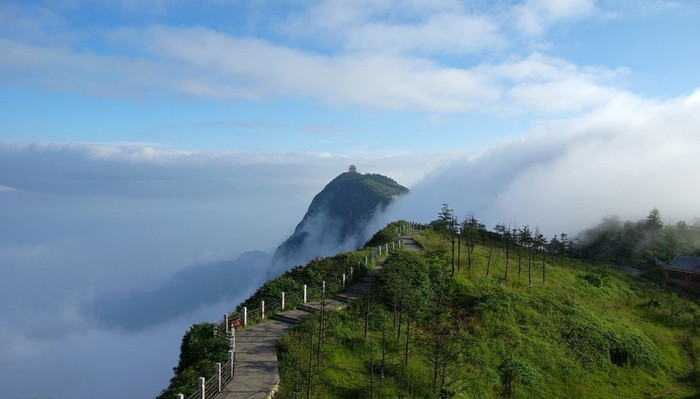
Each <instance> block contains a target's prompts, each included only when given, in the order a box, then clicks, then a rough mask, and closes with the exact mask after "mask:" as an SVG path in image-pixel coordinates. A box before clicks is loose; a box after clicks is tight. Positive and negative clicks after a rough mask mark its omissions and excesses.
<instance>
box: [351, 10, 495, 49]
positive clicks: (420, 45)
mask: <svg viewBox="0 0 700 399" xmlns="http://www.w3.org/2000/svg"><path fill="white" fill-rule="evenodd" d="M347 36H348V37H347V41H346V45H347V46H348V48H350V49H352V50H355V51H372V52H389V53H404V52H413V51H415V52H419V53H424V54H432V53H443V54H464V53H472V52H477V51H482V50H491V51H493V50H496V49H499V48H501V47H503V45H504V44H505V42H506V40H505V38H503V37H501V35H500V33H499V26H498V25H497V24H495V23H494V22H493V21H491V20H490V19H489V18H486V17H483V16H471V15H460V14H436V15H433V16H431V17H430V18H428V19H427V20H426V21H424V22H421V23H419V24H413V23H399V24H390V23H378V22H375V23H366V24H363V25H362V26H360V27H357V28H355V29H352V30H350V31H349V32H348V34H347Z"/></svg>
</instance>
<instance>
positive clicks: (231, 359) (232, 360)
mask: <svg viewBox="0 0 700 399" xmlns="http://www.w3.org/2000/svg"><path fill="white" fill-rule="evenodd" d="M234 360H235V358H234V356H233V351H228V362H229V363H231V370H230V371H229V378H230V379H233V368H234V364H233V362H234Z"/></svg>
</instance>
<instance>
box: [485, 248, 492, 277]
mask: <svg viewBox="0 0 700 399" xmlns="http://www.w3.org/2000/svg"><path fill="white" fill-rule="evenodd" d="M492 256H493V244H490V245H489V260H488V262H486V278H489V271H491V257H492Z"/></svg>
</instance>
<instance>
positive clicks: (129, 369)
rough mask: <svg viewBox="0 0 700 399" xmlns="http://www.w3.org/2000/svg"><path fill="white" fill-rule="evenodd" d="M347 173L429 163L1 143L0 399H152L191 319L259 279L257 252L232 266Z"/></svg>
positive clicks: (223, 306)
mask: <svg viewBox="0 0 700 399" xmlns="http://www.w3.org/2000/svg"><path fill="white" fill-rule="evenodd" d="M350 163H358V164H360V165H362V166H363V167H365V168H367V169H368V170H373V171H378V172H382V173H386V174H388V175H390V176H396V175H398V176H411V177H412V178H413V179H416V176H421V175H422V174H424V173H426V172H427V167H426V166H425V165H428V164H430V163H421V164H420V167H419V168H418V169H410V168H407V167H410V166H411V165H413V164H414V160H413V157H410V158H409V157H406V158H404V159H402V158H396V157H394V158H391V157H387V158H386V159H382V158H375V159H370V158H362V157H357V158H353V159H352V160H349V159H348V158H347V157H345V156H342V155H332V154H319V153H289V154H250V153H237V152H221V153H212V152H189V151H175V150H169V149H162V148H154V147H152V146H150V145H147V144H131V145H115V144H51V143H35V144H26V143H2V142H0V226H2V228H0V342H2V344H0V397H3V398H5V397H8V398H9V397H18V398H19V397H22V398H25V397H26V398H28V397H51V398H56V399H67V398H76V397H78V398H79V397H99V398H104V399H110V398H117V397H130V398H148V397H154V396H155V395H156V394H158V393H159V392H160V390H161V389H162V388H164V387H165V386H166V385H167V382H168V380H169V378H170V377H171V373H172V367H173V366H174V365H175V364H176V361H177V355H178V351H179V345H180V340H181V338H182V335H183V334H184V332H185V331H186V330H187V328H188V327H189V325H190V324H191V323H193V322H199V321H203V320H210V319H218V318H220V317H221V315H222V314H223V312H225V311H230V310H232V309H233V308H234V307H235V306H236V305H237V304H238V303H239V302H240V301H241V300H243V299H245V298H246V297H248V296H249V295H250V294H251V293H252V292H253V291H254V290H255V289H256V288H257V287H258V285H259V284H260V282H261V281H263V280H264V278H265V273H266V271H267V266H268V265H269V262H268V261H267V260H268V259H267V257H264V256H252V257H251V256H250V255H251V254H250V253H249V254H248V255H247V256H244V257H242V258H241V259H239V260H238V261H237V262H231V260H233V259H237V257H238V256H239V254H241V253H242V252H244V251H249V250H252V249H258V250H263V251H272V250H273V249H274V248H275V247H276V246H277V245H278V244H279V243H280V242H281V241H282V240H283V239H284V237H286V236H288V235H289V234H290V232H291V231H292V229H293V227H294V225H295V224H296V223H297V222H298V221H299V220H300V219H301V218H302V216H303V215H304V211H305V210H306V208H307V207H308V206H309V203H310V201H311V199H312V198H313V196H314V195H315V194H316V193H317V192H318V191H319V190H320V189H321V188H323V186H324V185H325V184H326V183H327V182H328V181H330V180H331V179H332V178H333V177H335V176H336V175H337V174H338V173H339V172H342V171H344V170H346V168H347V166H348V164H350ZM409 169H410V171H409V172H407V170H409ZM255 254H256V253H252V255H255ZM257 255H261V254H260V253H257ZM193 265H198V266H193ZM154 342H155V343H154ZM56 365H64V366H65V367H61V368H60V370H54V371H55V372H54V373H52V374H51V375H46V376H45V378H42V379H41V380H36V379H34V380H32V381H31V382H29V380H28V379H27V378H29V377H26V376H31V375H34V374H35V373H36V370H45V369H47V368H48V367H54V366H56ZM97 365H100V367H97ZM59 371H60V372H59ZM105 379H109V381H108V382H105Z"/></svg>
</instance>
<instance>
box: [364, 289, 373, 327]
mask: <svg viewBox="0 0 700 399" xmlns="http://www.w3.org/2000/svg"><path fill="white" fill-rule="evenodd" d="M371 293H372V284H371V283H370V284H369V285H368V286H367V297H366V298H367V308H366V309H365V341H367V330H369V302H370V295H371Z"/></svg>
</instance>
